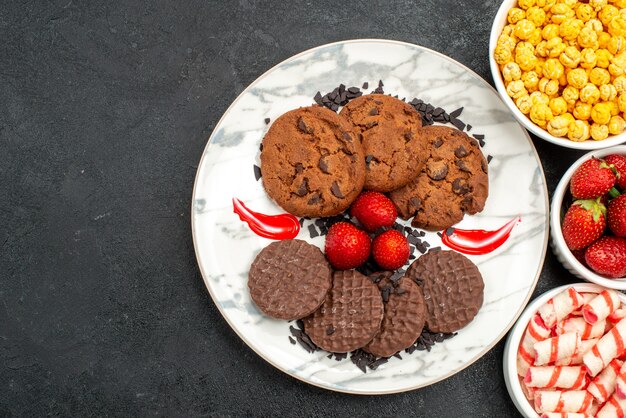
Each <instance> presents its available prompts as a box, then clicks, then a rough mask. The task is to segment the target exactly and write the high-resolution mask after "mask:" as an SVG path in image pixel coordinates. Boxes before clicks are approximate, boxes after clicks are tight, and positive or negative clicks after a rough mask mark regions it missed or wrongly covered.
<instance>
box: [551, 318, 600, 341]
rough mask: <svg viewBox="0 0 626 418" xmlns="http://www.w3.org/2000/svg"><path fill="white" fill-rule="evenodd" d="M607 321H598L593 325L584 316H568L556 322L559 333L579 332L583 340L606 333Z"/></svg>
mask: <svg viewBox="0 0 626 418" xmlns="http://www.w3.org/2000/svg"><path fill="white" fill-rule="evenodd" d="M605 328H606V321H604V320H602V321H597V322H596V323H595V324H593V325H591V324H589V323H588V322H587V321H585V319H584V318H583V317H573V318H567V319H564V320H563V321H561V322H559V323H557V324H556V333H557V335H560V334H566V333H568V332H577V333H578V334H580V338H581V339H582V340H589V339H592V338H598V337H601V336H603V335H604V331H605Z"/></svg>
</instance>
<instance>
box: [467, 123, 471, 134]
mask: <svg viewBox="0 0 626 418" xmlns="http://www.w3.org/2000/svg"><path fill="white" fill-rule="evenodd" d="M471 130H472V125H470V124H469V123H468V124H467V132H469V131H471Z"/></svg>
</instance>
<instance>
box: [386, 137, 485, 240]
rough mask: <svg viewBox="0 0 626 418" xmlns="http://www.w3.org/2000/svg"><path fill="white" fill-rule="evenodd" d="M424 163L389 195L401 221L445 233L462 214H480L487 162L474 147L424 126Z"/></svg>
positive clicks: (465, 140) (470, 141)
mask: <svg viewBox="0 0 626 418" xmlns="http://www.w3.org/2000/svg"><path fill="white" fill-rule="evenodd" d="M420 136H422V137H423V138H425V139H426V140H427V141H428V144H429V147H428V149H429V151H428V159H427V160H426V164H425V166H424V169H423V170H422V172H421V173H420V174H419V176H417V178H416V179H415V180H413V181H411V182H410V183H409V184H407V185H406V186H404V187H403V188H401V189H398V190H395V191H393V192H391V193H390V194H389V197H390V198H391V200H392V201H393V202H394V203H395V205H396V206H397V207H398V213H399V215H400V216H401V217H402V218H403V219H410V218H411V217H414V218H413V221H412V222H411V224H412V225H413V226H416V227H418V228H423V229H426V230H429V231H438V230H443V229H446V228H448V227H450V226H452V225H454V224H456V223H458V222H460V221H461V220H462V219H463V216H464V214H465V213H469V214H470V215H471V214H475V213H477V212H480V211H481V210H483V208H484V206H485V200H486V199H487V196H488V194H489V178H488V176H487V161H486V160H485V157H484V156H483V154H482V152H481V150H480V148H479V147H478V143H477V142H476V140H474V139H473V138H470V137H469V136H467V135H466V134H465V133H463V132H461V131H459V130H458V129H453V128H449V127H446V126H427V127H424V128H423V129H422V130H421V134H420Z"/></svg>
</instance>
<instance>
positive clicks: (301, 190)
mask: <svg viewBox="0 0 626 418" xmlns="http://www.w3.org/2000/svg"><path fill="white" fill-rule="evenodd" d="M308 192H309V180H308V179H307V178H306V177H305V178H304V179H303V180H302V184H300V187H298V190H296V195H298V196H300V197H303V196H305V195H306V194H307V193H308Z"/></svg>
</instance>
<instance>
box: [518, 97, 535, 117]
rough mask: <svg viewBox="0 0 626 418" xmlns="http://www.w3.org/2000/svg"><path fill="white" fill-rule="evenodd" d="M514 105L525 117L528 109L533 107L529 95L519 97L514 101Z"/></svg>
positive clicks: (528, 111)
mask: <svg viewBox="0 0 626 418" xmlns="http://www.w3.org/2000/svg"><path fill="white" fill-rule="evenodd" d="M515 105H516V106H517V108H518V109H519V110H520V111H521V112H522V113H523V114H525V115H527V114H528V113H530V108H531V107H532V106H533V101H532V100H531V98H530V96H529V95H526V96H521V97H518V98H517V99H515Z"/></svg>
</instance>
